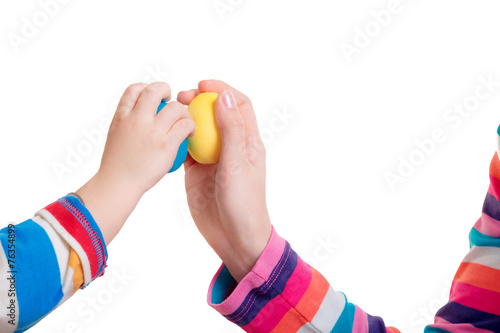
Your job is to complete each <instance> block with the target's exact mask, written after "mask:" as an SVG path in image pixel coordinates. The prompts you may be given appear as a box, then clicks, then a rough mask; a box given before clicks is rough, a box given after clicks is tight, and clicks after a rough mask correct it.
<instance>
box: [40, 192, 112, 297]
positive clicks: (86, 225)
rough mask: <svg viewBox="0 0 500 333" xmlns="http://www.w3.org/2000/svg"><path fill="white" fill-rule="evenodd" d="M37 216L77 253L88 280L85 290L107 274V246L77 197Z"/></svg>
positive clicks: (72, 196) (61, 202) (47, 208)
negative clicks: (105, 272)
mask: <svg viewBox="0 0 500 333" xmlns="http://www.w3.org/2000/svg"><path fill="white" fill-rule="evenodd" d="M36 215H39V216H41V217H42V218H44V219H45V220H46V221H47V222H48V223H49V224H50V225H51V226H52V227H53V228H54V229H55V230H56V231H57V232H58V233H59V234H60V235H61V237H62V238H63V239H64V240H65V241H66V242H68V244H69V245H70V246H71V247H72V248H73V249H74V251H75V252H76V253H77V254H78V256H79V258H80V261H81V263H82V267H83V272H84V278H85V281H84V285H83V287H82V289H83V288H85V287H87V286H88V285H89V284H90V283H91V282H92V281H94V280H95V279H96V278H98V277H100V276H102V275H103V274H104V270H105V268H106V262H107V259H108V252H107V248H106V243H105V242H104V238H103V236H102V234H101V231H100V229H99V227H98V225H97V223H96V222H95V220H94V218H93V217H92V215H91V214H90V212H89V211H88V210H87V208H85V206H84V205H83V203H82V202H81V201H80V200H79V198H78V197H76V196H74V195H72V194H69V195H67V196H65V197H63V198H61V199H59V200H57V201H56V202H54V203H52V204H50V205H48V206H47V207H45V209H42V210H40V211H39V212H37V214H36Z"/></svg>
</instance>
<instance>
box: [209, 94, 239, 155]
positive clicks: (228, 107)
mask: <svg viewBox="0 0 500 333" xmlns="http://www.w3.org/2000/svg"><path fill="white" fill-rule="evenodd" d="M215 118H216V120H217V124H218V125H219V128H220V132H221V137H222V147H221V160H222V162H224V160H226V161H227V160H233V161H234V160H241V159H246V158H247V156H246V140H245V121H244V120H243V117H242V116H241V113H240V110H239V107H238V103H237V102H236V98H235V97H234V94H233V92H232V91H231V90H225V91H224V92H222V94H221V95H219V98H217V101H216V102H215Z"/></svg>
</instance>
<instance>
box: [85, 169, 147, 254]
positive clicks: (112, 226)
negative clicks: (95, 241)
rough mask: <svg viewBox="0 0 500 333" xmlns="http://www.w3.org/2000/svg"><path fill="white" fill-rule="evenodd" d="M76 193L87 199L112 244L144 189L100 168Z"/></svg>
mask: <svg viewBox="0 0 500 333" xmlns="http://www.w3.org/2000/svg"><path fill="white" fill-rule="evenodd" d="M76 194H78V195H79V196H80V197H81V198H82V200H83V201H84V202H85V206H86V208H87V209H88V210H89V212H90V213H91V214H92V216H93V217H94V220H95V221H96V223H97V224H98V226H99V228H100V229H101V232H102V234H103V237H104V240H105V242H106V244H107V245H109V243H110V242H111V241H112V240H113V239H114V237H115V236H116V235H117V234H118V232H119V231H120V229H121V228H122V226H123V224H124V223H125V221H126V220H127V219H128V217H129V216H130V214H131V213H132V212H133V210H134V209H135V207H136V205H137V203H138V202H139V200H140V199H141V197H142V195H143V194H144V192H143V191H142V190H140V189H139V188H138V187H136V186H134V184H131V183H129V182H127V181H126V180H125V179H123V177H120V176H119V174H117V173H108V172H105V171H103V170H99V172H97V173H96V174H95V175H94V177H92V178H91V179H90V180H89V181H88V182H87V183H86V184H85V185H84V186H82V187H81V188H80V189H79V190H78V191H76Z"/></svg>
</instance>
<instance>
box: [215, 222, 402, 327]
mask: <svg viewBox="0 0 500 333" xmlns="http://www.w3.org/2000/svg"><path fill="white" fill-rule="evenodd" d="M208 303H209V304H210V306H212V307H213V308H215V309H216V310H217V311H219V313H221V314H222V315H223V316H224V317H225V318H226V319H228V320H230V321H231V322H233V323H235V324H237V325H238V326H240V327H241V328H243V330H245V331H246V332H255V333H256V332H259V333H260V332H262V333H263V332H266V333H267V332H275V333H293V332H300V333H306V332H307V333H308V332H311V333H312V332H314V333H318V332H335V333H340V332H342V333H343V332H369V333H376V332H384V333H386V332H390V333H396V332H399V331H398V330H397V329H395V328H386V327H385V325H384V322H383V320H382V319H381V318H380V317H374V316H370V315H368V314H366V313H365V312H364V311H363V310H361V309H360V308H359V307H357V306H356V305H354V304H351V303H349V302H348V301H347V299H346V297H345V295H344V294H343V293H341V292H338V291H335V290H333V288H332V287H331V286H330V284H329V283H328V282H327V281H326V279H325V278H324V277H323V276H322V275H321V274H320V273H319V272H318V271H317V270H315V269H314V268H312V267H311V266H309V265H308V264H307V263H305V262H304V261H302V259H301V258H300V257H299V256H298V255H297V253H295V251H293V249H292V248H291V247H290V244H288V243H287V242H286V241H285V240H284V239H283V238H281V237H280V236H279V235H278V234H277V233H276V231H275V230H274V229H273V233H272V235H271V239H270V240H269V244H268V245H267V247H266V249H265V250H264V252H263V253H262V255H261V257H260V258H259V260H258V261H257V263H256V264H255V266H254V268H253V269H252V271H251V272H250V273H249V274H248V275H247V276H245V278H244V279H243V280H242V281H241V282H240V283H239V284H237V283H236V281H235V280H234V279H233V278H232V276H231V275H230V273H229V271H228V269H227V268H226V266H225V265H224V264H222V266H221V267H220V269H219V271H218V272H217V274H216V275H215V277H214V278H213V280H212V283H211V284H210V289H209V292H208Z"/></svg>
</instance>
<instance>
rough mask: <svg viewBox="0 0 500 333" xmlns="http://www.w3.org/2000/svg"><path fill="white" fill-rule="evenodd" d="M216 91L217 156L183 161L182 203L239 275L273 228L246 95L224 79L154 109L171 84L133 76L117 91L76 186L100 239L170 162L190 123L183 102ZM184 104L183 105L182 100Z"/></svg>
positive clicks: (260, 147)
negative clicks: (97, 150) (104, 134)
mask: <svg viewBox="0 0 500 333" xmlns="http://www.w3.org/2000/svg"><path fill="white" fill-rule="evenodd" d="M210 91H211V92H216V93H218V94H219V97H218V98H217V101H216V113H215V115H216V120H217V123H218V125H219V127H220V130H221V137H222V150H221V157H220V161H219V163H216V164H212V165H203V164H198V163H197V162H195V161H194V160H193V159H192V158H191V157H190V156H189V155H188V158H187V160H186V162H185V163H184V166H185V173H186V192H187V198H188V203H189V208H190V211H191V214H192V216H193V219H194V221H195V223H196V226H197V227H198V230H199V231H200V232H201V234H202V235H203V236H204V238H205V240H206V241H207V242H208V244H209V245H210V246H211V247H212V248H213V249H214V251H215V252H216V253H217V255H218V256H219V257H220V258H221V259H222V261H223V262H224V263H225V265H226V266H227V268H228V270H229V272H230V273H231V275H232V276H233V277H234V278H235V279H236V280H237V281H238V282H240V281H241V280H242V279H243V278H244V277H245V276H246V275H247V274H248V273H249V272H250V271H251V269H252V268H253V266H254V265H255V263H256V261H257V260H258V258H259V257H260V255H261V254H262V252H263V251H264V249H265V247H266V246H267V243H268V242H269V238H270V236H271V233H272V226H271V222H270V219H269V214H268V210H267V205H266V190H265V182H266V167H265V159H266V156H265V149H264V144H263V143H262V139H261V137H260V134H259V131H258V127H257V120H256V118H255V113H254V110H253V107H252V103H251V101H250V99H249V98H248V97H246V96H245V95H243V94H242V93H240V92H239V91H237V90H236V89H234V88H232V87H230V86H229V85H227V84H226V83H224V82H221V81H215V80H208V81H201V82H200V83H199V85H198V89H194V90H190V91H183V92H180V93H179V94H178V97H177V99H178V102H175V101H173V102H170V103H168V105H166V106H165V108H164V109H163V110H162V111H161V112H160V113H159V114H158V115H156V110H157V107H158V105H159V104H160V101H161V100H162V99H170V93H171V90H170V86H169V85H168V84H166V83H162V82H156V83H152V84H150V85H148V84H145V83H137V84H133V85H131V86H130V87H128V88H127V90H126V91H125V92H124V94H123V96H122V98H121V100H120V103H119V105H118V108H117V110H116V113H115V116H114V118H113V121H112V123H111V126H110V130H109V133H108V138H107V141H106V146H105V149H104V154H103V157H102V161H101V166H100V168H99V171H98V172H97V173H96V175H95V176H94V177H92V179H90V180H89V181H88V182H87V183H86V184H85V185H84V186H83V187H82V188H80V189H79V190H78V191H77V194H79V195H80V196H81V197H82V199H83V200H84V202H85V205H86V207H87V209H88V210H89V211H90V212H91V214H92V216H93V217H94V219H95V220H96V222H97V224H98V225H99V228H100V229H101V232H102V234H103V236H104V240H105V242H106V244H107V245H109V244H110V243H111V241H112V240H113V238H114V237H115V236H116V235H117V234H118V232H119V231H120V230H121V228H122V227H123V225H124V223H125V221H126V220H127V219H128V217H129V216H130V214H131V213H132V211H133V210H134V209H135V207H136V206H137V203H138V202H139V200H140V199H141V198H142V196H143V195H144V194H145V193H146V192H147V191H148V190H149V189H151V188H152V187H153V186H154V185H156V184H157V183H158V182H159V181H160V180H161V179H162V178H163V177H164V176H165V174H166V173H167V172H168V171H169V170H170V168H171V167H172V165H173V162H174V160H175V156H176V154H177V149H178V147H179V145H180V144H181V142H182V141H183V140H184V139H185V138H186V137H191V136H193V135H194V131H195V128H196V125H195V123H194V121H193V119H192V117H191V116H190V115H189V113H188V111H187V109H186V107H185V106H184V105H188V104H189V103H190V102H191V100H192V99H193V98H194V97H195V96H196V95H197V94H199V93H200V92H210ZM182 104H184V105H182Z"/></svg>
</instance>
